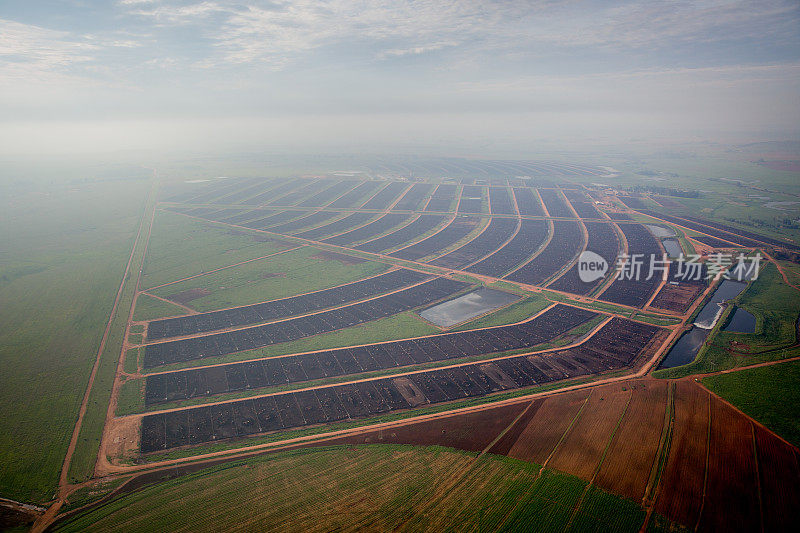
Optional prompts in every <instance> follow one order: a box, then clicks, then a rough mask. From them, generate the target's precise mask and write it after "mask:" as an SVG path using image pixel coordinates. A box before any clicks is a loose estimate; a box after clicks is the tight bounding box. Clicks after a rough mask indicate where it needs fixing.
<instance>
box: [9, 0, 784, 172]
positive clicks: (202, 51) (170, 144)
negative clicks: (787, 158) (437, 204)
mask: <svg viewBox="0 0 800 533" xmlns="http://www.w3.org/2000/svg"><path fill="white" fill-rule="evenodd" d="M798 28H800V5H799V4H798V3H797V2H793V1H780V0H772V1H765V2H760V3H758V4H757V5H755V6H754V5H753V4H752V3H750V2H714V1H712V2H699V3H689V2H677V3H669V4H661V3H659V4H649V3H648V4H639V3H634V2H625V3H620V4H614V5H613V6H611V5H605V4H604V5H600V6H598V5H597V3H596V2H580V1H577V2H567V3H561V2H548V1H543V2H530V3H521V2H492V3H483V2H449V3H445V2H391V3H383V2H369V1H364V2H341V1H333V2H305V1H299V2H284V1H277V2H242V3H235V4H232V3H226V2H214V1H167V0H164V1H159V0H121V1H117V2H113V3H111V2H97V1H73V2H9V3H5V4H4V5H3V6H0V116H2V118H1V119H0V121H1V122H0V154H2V155H3V156H21V155H41V154H78V153H98V152H114V151H132V150H133V151H135V150H142V151H147V152H150V151H159V152H170V151H181V150H188V151H197V152H202V151H206V150H213V151H214V152H215V153H226V152H234V151H240V150H244V151H247V150H260V149H272V150H287V151H298V150H299V151H307V152H313V151H315V150H320V151H333V152H335V151H339V150H344V151H349V152H356V153H358V152H374V151H384V152H391V151H403V150H424V149H426V148H430V149H438V150H441V151H445V152H447V151H451V152H452V153H460V154H464V153H471V152H475V151H477V152H480V153H481V155H491V154H497V153H509V154H513V153H525V152H526V151H529V150H530V151H535V150H536V149H537V147H541V146H545V147H547V146H550V147H553V148H571V149H575V148H578V147H581V146H597V145H604V144H610V145H614V144H616V145H626V144H628V143H632V142H633V143H637V142H642V143H663V144H674V143H687V142H689V143H702V142H719V143H744V142H755V141H762V140H786V139H797V138H800V128H799V127H798V124H800V106H798V94H800V92H799V91H798V89H800V87H799V85H800V83H799V82H800V57H798V56H799V55H800V54H799V52H800V30H799V29H798Z"/></svg>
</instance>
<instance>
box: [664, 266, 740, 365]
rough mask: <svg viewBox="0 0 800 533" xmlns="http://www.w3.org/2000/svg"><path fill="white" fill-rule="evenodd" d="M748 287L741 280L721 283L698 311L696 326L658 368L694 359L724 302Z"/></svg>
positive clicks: (717, 317) (676, 344)
mask: <svg viewBox="0 0 800 533" xmlns="http://www.w3.org/2000/svg"><path fill="white" fill-rule="evenodd" d="M746 287H747V283H742V282H739V281H731V280H725V281H723V282H722V283H720V285H719V287H717V290H716V291H714V294H713V295H712V296H711V300H709V302H708V303H707V304H706V305H704V306H703V308H702V309H701V310H700V313H698V315H697V318H696V319H695V321H694V326H693V327H692V328H691V329H690V330H689V331H687V332H686V333H684V334H683V336H682V337H681V338H680V339H678V342H676V343H675V345H674V346H673V347H672V348H671V349H670V351H669V352H668V353H667V356H666V357H665V358H664V360H663V361H661V364H660V365H658V368H672V367H674V366H681V365H686V364H689V363H691V362H692V361H694V358H695V357H697V352H699V351H700V347H701V346H703V343H704V342H705V341H706V337H708V334H709V333H710V332H711V328H713V327H714V324H716V323H717V320H719V317H720V315H721V314H722V310H723V309H725V306H724V303H725V302H727V301H729V300H732V299H733V298H736V297H737V296H739V295H740V294H741V293H742V291H743V290H744V289H745V288H746Z"/></svg>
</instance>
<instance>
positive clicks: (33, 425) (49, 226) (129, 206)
mask: <svg viewBox="0 0 800 533" xmlns="http://www.w3.org/2000/svg"><path fill="white" fill-rule="evenodd" d="M147 188H148V184H147V182H146V181H145V180H141V181H128V182H126V181H119V182H105V183H89V184H86V185H80V186H74V187H70V188H64V189H62V188H59V187H55V188H53V189H50V190H49V191H47V192H46V193H44V192H43V193H39V192H36V193H30V197H24V198H23V199H20V198H19V197H18V196H13V197H12V196H9V197H7V198H4V199H3V204H4V206H3V214H2V223H0V240H2V242H3V250H2V252H0V257H1V258H2V262H0V280H1V281H0V365H2V367H3V368H4V369H5V370H4V372H3V379H2V386H0V405H2V406H4V408H3V410H2V414H0V427H2V428H3V431H2V435H0V494H2V495H3V496H4V497H9V498H14V499H19V500H22V501H27V502H43V501H48V500H50V499H51V498H52V496H53V494H54V492H55V490H56V484H57V481H58V474H59V471H60V469H61V464H62V462H63V461H64V455H65V453H66V449H67V444H68V442H69V438H70V436H71V434H72V430H73V426H74V425H75V420H76V418H77V413H78V408H79V406H80V402H81V399H82V397H83V394H84V391H85V389H86V384H87V381H88V378H89V372H90V370H91V368H92V365H93V363H94V359H95V355H96V353H97V348H98V345H99V343H100V339H101V337H102V335H103V329H104V327H105V324H106V321H107V320H108V315H109V312H110V311H111V306H112V304H113V301H114V296H115V293H116V291H117V288H118V286H119V283H120V281H121V279H122V273H123V272H124V269H125V264H126V262H127V260H128V255H129V254H130V251H131V246H132V245H133V239H134V237H135V235H136V229H137V225H138V222H139V217H140V216H141V214H142V210H143V207H144V199H145V194H146V192H147ZM6 199H8V200H9V202H8V205H5V204H6V201H5V200H6ZM12 200H13V203H12V202H11V201H12ZM23 205H24V206H25V207H24V208H23V207H22V206H23ZM127 312H128V309H127V308H125V309H124V310H123V315H124V316H123V320H124V319H126V318H127ZM112 344H113V343H112ZM113 352H114V350H113V347H109V349H108V350H107V353H106V355H107V356H108V361H109V362H110V363H111V365H110V366H112V367H113V364H114V363H113V361H115V357H117V356H118V355H119V349H118V348H117V351H116V353H113ZM107 366H108V365H104V367H103V369H101V370H102V372H101V376H100V378H101V382H102V381H103V380H104V379H105V377H107V375H106V374H107V373H106V372H105V368H107ZM111 379H113V368H112V371H111ZM108 384H109V386H110V381H109V382H108ZM12 406H17V407H14V408H12ZM19 406H24V408H19ZM100 410H101V411H102V413H103V415H104V414H105V405H102V403H101V405H100ZM101 423H102V418H101Z"/></svg>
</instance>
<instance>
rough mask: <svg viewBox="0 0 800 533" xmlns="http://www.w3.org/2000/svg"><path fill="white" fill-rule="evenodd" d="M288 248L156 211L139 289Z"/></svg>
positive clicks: (244, 233)
mask: <svg viewBox="0 0 800 533" xmlns="http://www.w3.org/2000/svg"><path fill="white" fill-rule="evenodd" d="M287 247H289V245H287V244H284V243H281V242H278V241H275V240H272V239H268V238H265V237H264V236H262V235H259V234H258V233H256V232H248V231H244V230H234V229H232V228H226V227H222V226H220V225H218V224H212V223H210V222H203V221H200V220H196V219H193V218H189V217H186V216H183V215H178V214H176V213H171V212H169V211H157V212H156V218H155V221H154V223H153V234H152V235H151V237H150V244H149V245H148V249H147V258H146V259H145V263H144V273H143V277H142V288H143V289H147V288H150V287H155V286H157V285H161V284H163V283H169V282H171V281H177V280H179V279H181V278H184V277H187V276H193V275H196V274H202V273H203V272H208V271H209V270H213V269H215V268H220V267H223V266H228V265H232V264H234V263H238V262H241V261H247V260H250V259H255V258H257V257H263V256H265V255H269V254H272V253H275V252H279V251H281V250H285V249H286V248H287Z"/></svg>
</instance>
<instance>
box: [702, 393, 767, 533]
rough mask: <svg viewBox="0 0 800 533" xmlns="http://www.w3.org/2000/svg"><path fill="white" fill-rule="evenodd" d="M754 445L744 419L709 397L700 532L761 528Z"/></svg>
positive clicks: (750, 429) (747, 424)
mask: <svg viewBox="0 0 800 533" xmlns="http://www.w3.org/2000/svg"><path fill="white" fill-rule="evenodd" d="M754 452H755V443H754V442H753V429H752V427H751V423H750V421H749V420H748V419H746V418H745V417H743V416H741V415H740V414H739V413H738V412H736V411H735V410H734V409H733V408H732V407H729V406H728V405H727V404H725V403H723V402H722V401H720V400H719V399H718V398H717V397H716V396H712V397H711V439H710V441H709V454H708V482H707V485H706V496H705V501H704V503H703V513H702V516H701V517H700V528H701V529H703V530H712V531H723V530H730V529H731V527H733V526H735V527H736V529H740V530H741V531H757V530H758V529H760V528H761V511H760V509H759V503H758V479H757V477H756V463H755V453H754Z"/></svg>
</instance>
